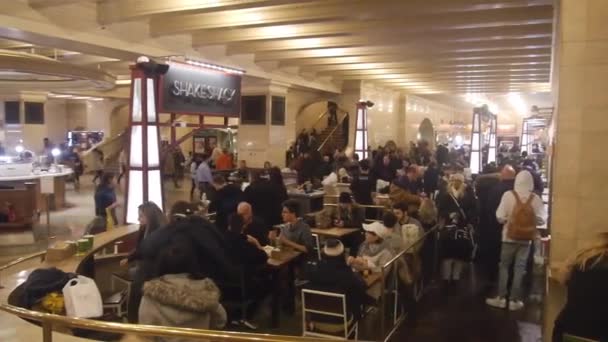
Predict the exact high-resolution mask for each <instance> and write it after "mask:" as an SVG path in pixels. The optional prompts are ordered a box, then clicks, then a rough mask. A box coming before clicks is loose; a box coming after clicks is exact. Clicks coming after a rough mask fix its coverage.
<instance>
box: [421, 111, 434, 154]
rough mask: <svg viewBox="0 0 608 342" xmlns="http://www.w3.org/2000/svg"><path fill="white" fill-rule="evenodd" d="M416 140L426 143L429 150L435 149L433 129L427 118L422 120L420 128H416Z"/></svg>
mask: <svg viewBox="0 0 608 342" xmlns="http://www.w3.org/2000/svg"><path fill="white" fill-rule="evenodd" d="M418 140H424V141H426V142H428V143H429V147H430V148H434V147H435V128H434V127H433V123H432V122H431V120H429V119H428V118H425V119H424V120H422V122H421V123H420V126H418Z"/></svg>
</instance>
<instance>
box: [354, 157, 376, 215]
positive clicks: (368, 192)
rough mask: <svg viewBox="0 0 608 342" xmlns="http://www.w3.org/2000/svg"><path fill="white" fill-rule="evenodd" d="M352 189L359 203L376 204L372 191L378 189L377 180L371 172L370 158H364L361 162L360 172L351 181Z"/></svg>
mask: <svg viewBox="0 0 608 342" xmlns="http://www.w3.org/2000/svg"><path fill="white" fill-rule="evenodd" d="M350 191H351V192H352V193H353V197H354V198H355V201H356V202H357V203H359V204H364V205H371V204H374V201H373V199H372V192H374V191H376V180H375V179H374V178H373V176H372V175H371V174H370V172H369V160H367V159H364V160H362V161H361V162H360V163H359V174H357V175H356V176H355V177H354V178H353V181H352V182H351V183H350Z"/></svg>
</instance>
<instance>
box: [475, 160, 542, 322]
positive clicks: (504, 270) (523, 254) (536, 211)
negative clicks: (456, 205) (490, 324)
mask: <svg viewBox="0 0 608 342" xmlns="http://www.w3.org/2000/svg"><path fill="white" fill-rule="evenodd" d="M533 190H534V180H533V179H532V175H531V174H530V172H528V171H525V170H524V171H521V172H520V173H519V174H518V175H517V176H516V177H515V186H514V190H513V191H509V192H506V193H505V194H504V195H503V196H502V199H501V200H500V204H499V206H498V209H497V210H496V219H497V220H498V222H501V223H504V226H503V230H502V250H501V253H500V266H499V267H500V273H499V279H498V296H496V297H494V298H488V299H486V303H487V304H488V305H490V306H493V307H497V308H506V307H507V299H506V298H507V296H508V297H509V302H508V307H509V310H513V311H514V310H519V309H521V308H523V307H524V302H523V301H522V299H523V298H522V293H521V282H522V279H523V277H524V275H525V274H526V265H527V260H528V255H529V254H530V245H531V243H532V241H533V240H534V239H535V237H536V234H537V232H536V225H538V224H542V223H544V221H545V220H546V218H547V213H546V211H545V207H544V205H543V201H542V199H541V198H540V197H538V195H536V194H535V193H534V192H533ZM511 265H513V279H512V282H511V287H510V288H508V287H507V284H508V281H509V272H510V270H511Z"/></svg>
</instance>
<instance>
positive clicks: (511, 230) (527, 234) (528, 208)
mask: <svg viewBox="0 0 608 342" xmlns="http://www.w3.org/2000/svg"><path fill="white" fill-rule="evenodd" d="M512 193H513V196H514V197H515V207H514V208H513V211H512V212H511V217H510V218H509V222H508V223H507V237H508V238H509V239H512V240H516V241H531V240H534V238H536V214H535V213H534V208H532V200H533V199H534V193H530V196H529V197H528V200H527V201H526V202H525V203H524V202H522V201H521V199H520V198H519V195H517V192H515V191H512Z"/></svg>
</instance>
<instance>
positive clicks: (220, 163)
mask: <svg viewBox="0 0 608 342" xmlns="http://www.w3.org/2000/svg"><path fill="white" fill-rule="evenodd" d="M232 168H233V165H232V156H231V155H230V153H229V152H228V149H227V148H225V149H223V150H222V153H221V154H220V155H219V156H218V157H217V160H216V161H215V169H216V170H231V169H232Z"/></svg>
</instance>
